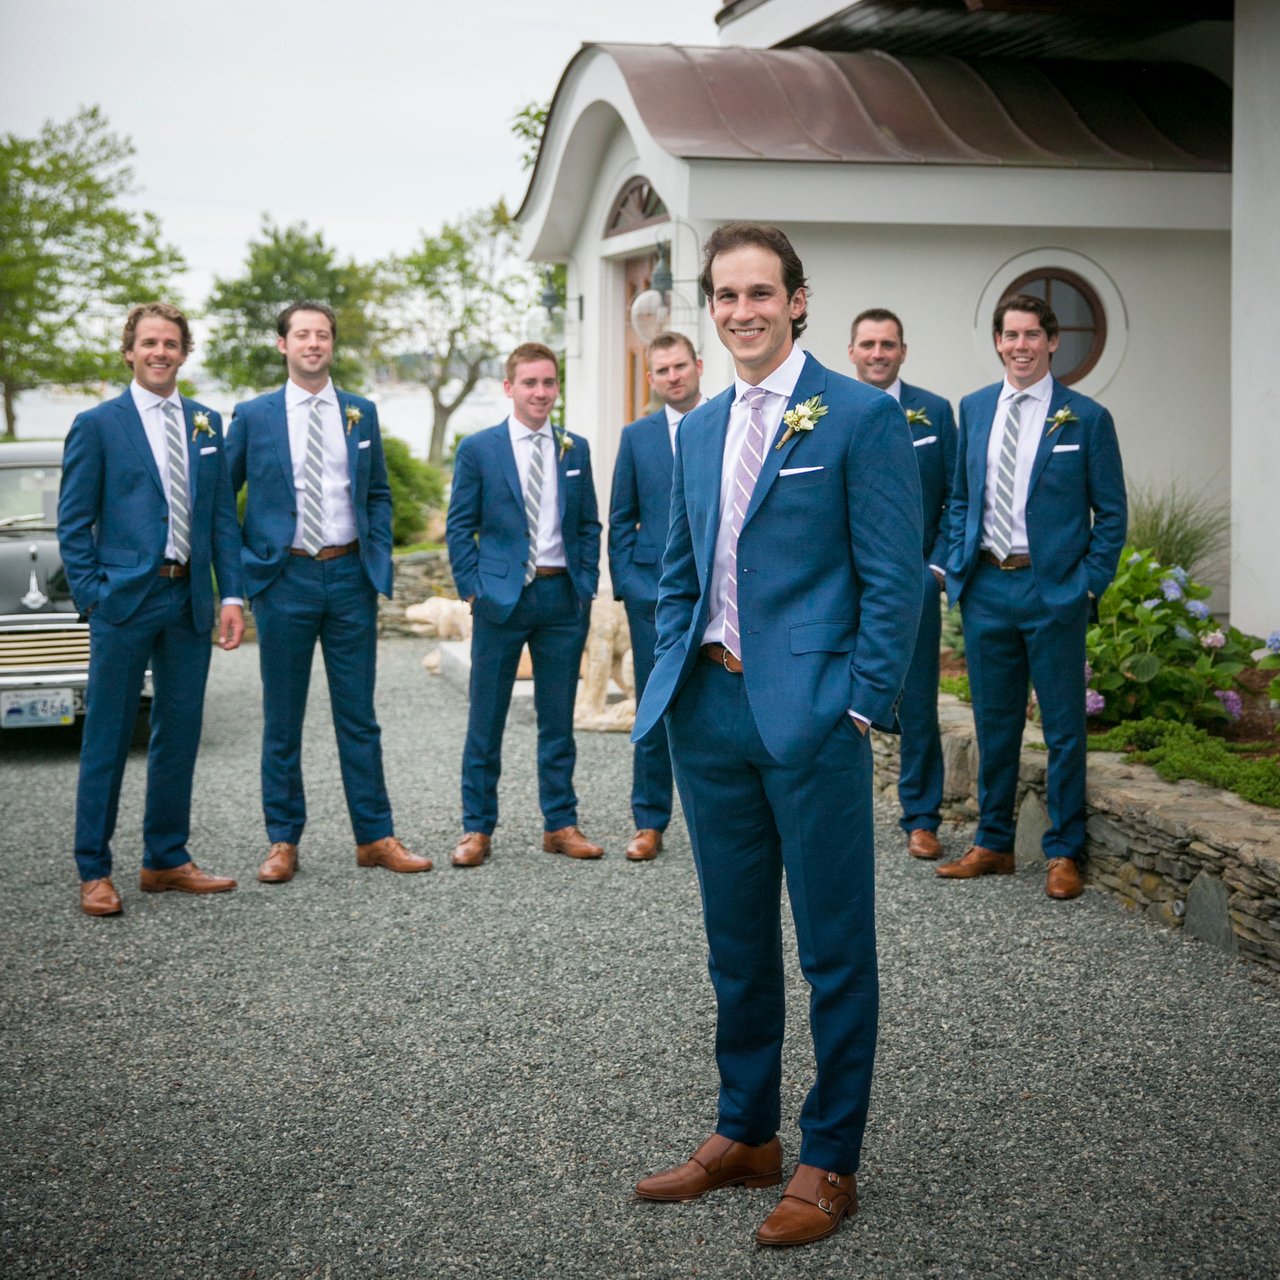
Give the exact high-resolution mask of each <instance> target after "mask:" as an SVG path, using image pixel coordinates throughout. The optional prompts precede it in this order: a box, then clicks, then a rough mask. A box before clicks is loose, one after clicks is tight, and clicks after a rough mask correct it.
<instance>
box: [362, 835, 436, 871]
mask: <svg viewBox="0 0 1280 1280" xmlns="http://www.w3.org/2000/svg"><path fill="white" fill-rule="evenodd" d="M356 866H358V867H386V869H387V870H388V871H430V870H431V859H430V858H423V857H420V856H419V855H418V854H416V853H411V852H410V851H409V850H408V849H406V848H405V847H404V845H403V844H402V843H401V842H400V841H399V840H398V839H397V838H396V837H395V836H383V838H382V839H381V840H375V841H374V842H373V843H372V844H358V845H356Z"/></svg>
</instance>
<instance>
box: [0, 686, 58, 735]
mask: <svg viewBox="0 0 1280 1280" xmlns="http://www.w3.org/2000/svg"><path fill="white" fill-rule="evenodd" d="M75 720H76V704H75V696H74V694H73V692H72V690H70V689H40V690H39V691H36V690H31V689H19V690H17V691H16V692H8V693H0V726H3V727H4V728H6V729H35V728H39V727H40V726H42V725H51V724H75Z"/></svg>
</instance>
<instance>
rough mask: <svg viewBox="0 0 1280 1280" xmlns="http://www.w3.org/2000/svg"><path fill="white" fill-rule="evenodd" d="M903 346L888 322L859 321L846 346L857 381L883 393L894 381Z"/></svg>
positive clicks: (905, 352)
mask: <svg viewBox="0 0 1280 1280" xmlns="http://www.w3.org/2000/svg"><path fill="white" fill-rule="evenodd" d="M906 358H907V345H906V343H905V342H903V341H902V334H901V333H899V332H898V326H897V325H896V324H894V322H893V321H892V320H863V321H861V322H860V323H859V324H858V327H857V329H856V330H855V332H854V335H853V341H852V342H851V343H849V359H850V360H852V361H853V367H854V369H855V371H856V372H857V374H858V381H859V382H865V383H867V384H868V385H869V386H873V387H879V388H880V390H881V391H885V390H887V389H888V388H889V387H891V386H893V384H894V383H895V382H896V381H897V380H898V370H899V369H901V368H902V364H903V361H904V360H906Z"/></svg>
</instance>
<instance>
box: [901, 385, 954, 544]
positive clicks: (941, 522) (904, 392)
mask: <svg viewBox="0 0 1280 1280" xmlns="http://www.w3.org/2000/svg"><path fill="white" fill-rule="evenodd" d="M900 394H901V399H900V401H899V403H900V404H901V405H902V411H903V413H906V414H907V425H908V426H909V427H910V428H911V442H912V444H914V445H915V451H916V465H917V467H918V469H919V471H920V500H921V502H922V503H923V504H924V558H925V562H926V563H927V564H936V565H937V566H938V568H939V569H945V568H946V567H947V555H948V553H949V551H950V546H951V539H950V524H949V520H948V511H947V508H948V506H949V504H950V501H951V477H952V474H953V473H954V471H955V468H956V420H955V416H954V414H952V412H951V405H950V404H949V403H948V402H947V401H946V400H944V399H943V398H942V397H941V396H935V395H934V394H933V392H932V391H924V390H922V389H921V388H920V387H912V386H908V385H907V383H905V382H904V383H903V384H902V387H901V389H900ZM913 413H923V414H924V416H925V418H926V419H927V421H924V422H912V421H911V417H912V415H913Z"/></svg>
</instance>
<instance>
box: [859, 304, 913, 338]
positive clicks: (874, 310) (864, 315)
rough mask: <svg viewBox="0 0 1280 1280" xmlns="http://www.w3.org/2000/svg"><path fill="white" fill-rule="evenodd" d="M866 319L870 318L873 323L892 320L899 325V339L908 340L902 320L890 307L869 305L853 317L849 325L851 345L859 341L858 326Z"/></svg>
mask: <svg viewBox="0 0 1280 1280" xmlns="http://www.w3.org/2000/svg"><path fill="white" fill-rule="evenodd" d="M864 320H870V321H871V322H872V324H883V323H884V322H885V321H886V320H892V321H893V323H894V324H896V325H897V326H898V341H899V342H906V340H907V335H906V334H905V333H904V332H903V330H902V321H901V320H899V319H898V317H897V316H895V315H894V314H893V312H892V311H890V310H889V308H888V307H868V308H867V309H866V310H865V311H859V312H858V314H857V315H856V316H854V317H853V323H852V324H851V325H850V326H849V342H850V344H851V345H852V344H853V343H855V342H857V340H858V326H859V325H860V324H861V323H862V322H863V321H864Z"/></svg>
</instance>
